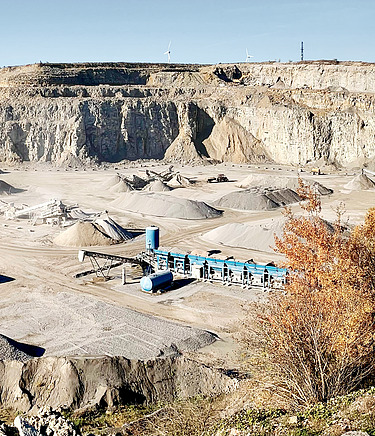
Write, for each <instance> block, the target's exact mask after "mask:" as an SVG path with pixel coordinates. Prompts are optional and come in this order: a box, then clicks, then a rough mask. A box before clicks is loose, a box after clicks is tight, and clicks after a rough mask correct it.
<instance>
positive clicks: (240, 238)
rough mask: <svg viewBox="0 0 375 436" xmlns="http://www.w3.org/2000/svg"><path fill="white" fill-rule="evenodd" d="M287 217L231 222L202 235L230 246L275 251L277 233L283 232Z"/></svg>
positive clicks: (217, 242) (206, 239) (209, 240)
mask: <svg viewBox="0 0 375 436" xmlns="http://www.w3.org/2000/svg"><path fill="white" fill-rule="evenodd" d="M284 224H285V219H284V218H281V219H275V220H267V221H262V222H257V223H251V224H242V223H229V224H225V225H223V226H220V227H217V228H216V229H213V230H210V231H209V232H207V233H205V234H204V235H202V239H204V240H205V241H208V242H213V243H215V244H223V245H227V246H229V247H240V248H247V249H249V250H259V251H265V252H270V253H272V252H273V248H272V247H274V246H275V235H276V236H279V237H280V236H281V235H282V234H283V229H284Z"/></svg>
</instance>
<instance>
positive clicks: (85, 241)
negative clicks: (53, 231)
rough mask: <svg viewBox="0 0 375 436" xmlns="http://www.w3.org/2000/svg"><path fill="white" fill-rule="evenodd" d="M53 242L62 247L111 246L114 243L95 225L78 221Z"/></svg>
mask: <svg viewBox="0 0 375 436" xmlns="http://www.w3.org/2000/svg"><path fill="white" fill-rule="evenodd" d="M53 242H54V243H55V244H56V245H61V246H63V247H90V246H92V245H111V244H113V243H114V242H115V241H114V240H113V239H112V238H110V237H109V236H108V235H106V234H105V233H104V232H103V231H102V230H101V229H99V227H98V226H96V225H95V224H93V223H90V222H87V221H86V222H81V221H78V222H77V223H75V224H74V225H72V226H71V227H69V228H68V229H67V230H65V231H63V232H62V233H60V234H59V235H58V236H56V238H55V239H54V240H53Z"/></svg>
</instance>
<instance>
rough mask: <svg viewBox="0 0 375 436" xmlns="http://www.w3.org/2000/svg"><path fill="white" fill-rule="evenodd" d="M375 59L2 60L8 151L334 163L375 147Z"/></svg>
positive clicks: (2, 118)
mask: <svg viewBox="0 0 375 436" xmlns="http://www.w3.org/2000/svg"><path fill="white" fill-rule="evenodd" d="M374 91H375V65H374V64H364V63H355V62H351V63H350V62H346V63H341V62H334V61H332V62H327V61H315V62H301V63H297V64H295V63H289V64H281V63H264V64H256V63H247V64H238V65H219V66H214V65H212V66H198V65H165V64H159V65H158V64H121V63H118V64H36V65H28V66H23V67H7V68H2V69H0V160H2V161H12V160H13V161H19V160H24V161H28V160H30V161H53V162H57V163H64V162H65V163H70V162H77V161H78V162H79V161H83V162H85V161H86V160H90V159H93V160H96V161H101V160H103V161H110V162H117V161H120V160H122V159H138V158H146V159H147V158H156V159H161V158H164V157H165V158H167V159H170V160H180V161H181V160H183V161H194V160H200V159H202V158H203V159H205V158H211V159H213V160H215V161H230V162H236V163H241V162H259V161H274V162H276V163H293V164H306V163H308V162H313V161H316V160H319V159H321V160H324V161H326V162H327V163H334V164H337V165H344V166H346V165H362V164H365V163H370V162H371V161H372V160H373V158H374V155H375V145H374V140H373V139H374V136H375V113H374V98H375V97H374V94H373V93H374Z"/></svg>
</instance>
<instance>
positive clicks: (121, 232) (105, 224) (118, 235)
mask: <svg viewBox="0 0 375 436" xmlns="http://www.w3.org/2000/svg"><path fill="white" fill-rule="evenodd" d="M95 224H96V225H98V226H100V229H101V230H102V231H103V233H105V234H106V235H107V236H109V237H110V238H112V239H114V240H115V241H118V242H122V241H128V240H129V239H132V238H133V235H132V234H131V233H130V232H128V231H127V230H126V229H124V228H123V227H121V226H120V224H117V223H116V221H114V220H113V219H112V218H110V217H109V216H107V218H105V219H102V218H98V219H97V220H95Z"/></svg>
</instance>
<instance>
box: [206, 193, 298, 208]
mask: <svg viewBox="0 0 375 436" xmlns="http://www.w3.org/2000/svg"><path fill="white" fill-rule="evenodd" d="M298 201H300V197H299V196H298V194H297V193H296V192H294V191H293V190H291V189H289V188H285V189H274V190H272V189H264V188H263V189H262V188H252V189H247V190H245V191H235V192H231V193H230V194H227V195H224V196H223V197H221V198H219V200H216V201H215V202H214V205H215V206H218V207H227V208H230V209H239V210H272V209H276V208H277V207H280V206H285V205H287V204H291V203H296V202H298Z"/></svg>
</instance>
